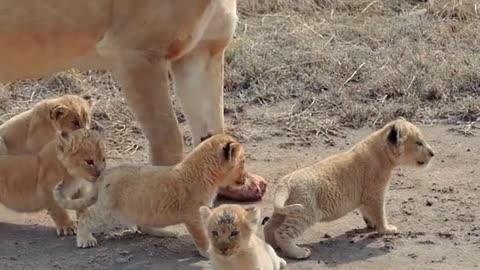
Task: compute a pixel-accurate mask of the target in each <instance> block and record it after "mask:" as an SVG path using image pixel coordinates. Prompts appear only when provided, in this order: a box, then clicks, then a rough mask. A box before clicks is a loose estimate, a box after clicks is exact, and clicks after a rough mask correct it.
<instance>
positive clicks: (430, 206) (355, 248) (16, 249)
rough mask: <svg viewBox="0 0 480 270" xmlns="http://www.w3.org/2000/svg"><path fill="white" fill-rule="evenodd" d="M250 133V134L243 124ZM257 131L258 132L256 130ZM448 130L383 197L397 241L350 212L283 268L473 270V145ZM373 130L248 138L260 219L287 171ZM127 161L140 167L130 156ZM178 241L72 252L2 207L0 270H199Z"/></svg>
mask: <svg viewBox="0 0 480 270" xmlns="http://www.w3.org/2000/svg"><path fill="white" fill-rule="evenodd" d="M250 128H251V129H254V128H255V127H254V126H250ZM256 128H259V127H256ZM449 128H450V127H449V126H445V125H437V126H424V127H423V130H424V132H425V134H426V136H427V138H428V139H429V141H430V142H431V144H432V146H433V147H434V149H435V151H436V156H435V158H434V159H433V161H432V163H431V164H430V166H429V167H428V168H426V169H423V170H418V169H408V168H403V169H398V170H396V171H395V173H394V176H393V179H392V184H391V187H390V192H389V194H388V203H387V211H388V217H389V219H390V222H391V223H392V224H394V225H396V226H397V227H398V228H399V229H400V233H399V234H398V235H395V236H385V237H378V236H376V235H375V233H372V232H365V231H362V228H363V227H364V224H363V221H362V219H361V217H360V216H359V215H358V214H357V213H356V212H354V213H351V214H349V215H347V216H346V217H344V218H341V219H339V220H337V221H334V222H331V223H323V224H317V225H316V226H315V227H313V228H311V229H310V230H309V231H307V233H305V234H304V235H303V236H302V237H301V239H300V240H299V242H300V243H302V244H304V245H306V246H309V247H311V248H312V249H313V255H312V257H311V258H310V259H308V260H305V261H289V265H288V266H287V269H327V268H332V269H480V266H479V265H480V258H479V257H478V255H479V254H480V224H479V218H480V207H479V206H480V202H479V199H478V198H479V194H480V182H479V177H478V175H479V173H480V171H479V170H480V169H479V167H478V165H479V164H480V150H479V149H480V139H479V138H478V137H475V136H471V137H466V136H462V135H458V134H457V133H454V132H451V131H449ZM370 131H371V130H369V129H360V130H356V131H349V132H346V137H345V138H339V139H336V140H335V142H336V143H335V146H328V145H327V144H323V143H318V144H311V145H309V146H298V145H296V144H295V143H286V142H288V141H289V140H290V138H287V137H282V136H277V137H272V138H269V139H265V140H264V139H258V140H255V139H250V140H249V142H248V143H246V145H247V149H248V153H249V156H250V159H249V162H248V167H249V169H250V170H252V171H254V172H256V173H258V174H261V175H263V176H264V177H265V178H266V179H268V180H269V183H270V185H269V188H268V193H267V197H266V199H265V200H264V201H263V202H262V203H261V206H262V210H263V214H264V215H269V214H270V213H271V211H272V208H271V199H272V191H273V190H274V187H275V183H276V181H277V180H278V179H279V178H280V177H281V176H282V175H284V174H286V173H287V172H289V171H291V170H294V169H296V168H298V167H300V166H305V165H308V164H311V163H312V162H315V161H316V160H319V159H321V158H324V157H326V156H328V155H330V154H332V153H334V152H337V151H340V150H344V149H347V148H348V147H350V146H351V145H352V144H354V143H355V142H356V141H358V140H359V139H360V138H362V137H363V136H365V135H366V134H368V133H369V132H370ZM131 158H132V159H136V160H138V161H141V160H144V158H145V153H143V152H137V153H136V154H135V155H134V156H132V157H131ZM174 229H179V230H181V231H182V232H183V234H182V236H181V237H180V238H179V239H161V238H155V237H149V236H144V235H138V234H133V233H131V232H129V231H128V230H123V229H121V230H120V229H119V228H117V230H114V231H107V232H106V233H105V234H102V235H100V236H99V238H100V245H99V246H98V247H96V248H91V249H77V248H76V247H75V241H74V237H57V236H56V235H55V230H54V228H53V224H52V221H51V220H50V219H49V217H48V216H47V215H46V214H45V213H44V212H41V213H37V214H16V213H13V212H11V211H9V210H7V209H5V208H0V235H1V241H2V245H1V246H0V269H2V270H7V269H14V270H20V269H39V270H40V269H204V268H205V267H208V262H207V261H205V260H203V259H202V258H201V257H199V255H197V253H196V251H195V249H194V246H193V242H192V240H191V238H190V237H189V236H188V235H187V234H186V233H185V230H184V229H183V228H182V227H175V228H174Z"/></svg>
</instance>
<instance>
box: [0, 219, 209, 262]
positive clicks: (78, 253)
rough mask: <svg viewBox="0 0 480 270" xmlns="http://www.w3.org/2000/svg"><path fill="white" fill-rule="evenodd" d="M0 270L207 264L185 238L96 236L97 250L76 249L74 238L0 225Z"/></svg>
mask: <svg viewBox="0 0 480 270" xmlns="http://www.w3.org/2000/svg"><path fill="white" fill-rule="evenodd" d="M0 235H1V241H2V245H0V269H14V270H16V269H25V270H34V269H57V268H58V269H71V270H77V269H79V270H84V269H107V270H109V269H112V270H116V269H185V270H200V269H204V266H205V265H207V264H208V261H207V260H206V259H204V258H202V257H201V256H200V255H199V254H198V252H197V251H196V248H195V246H194V244H193V240H192V238H191V237H190V235H185V234H184V235H180V236H179V237H178V238H159V237H155V236H150V235H142V234H138V233H133V231H132V232H130V233H128V231H127V232H126V233H123V234H118V233H117V234H116V235H112V234H111V233H110V232H109V233H105V234H95V236H96V237H97V239H98V240H99V246H97V247H93V248H88V249H81V248H77V247H76V243H75V236H62V237H59V236H57V235H56V233H55V229H54V228H53V227H49V226H43V225H20V224H10V223H2V222H0Z"/></svg>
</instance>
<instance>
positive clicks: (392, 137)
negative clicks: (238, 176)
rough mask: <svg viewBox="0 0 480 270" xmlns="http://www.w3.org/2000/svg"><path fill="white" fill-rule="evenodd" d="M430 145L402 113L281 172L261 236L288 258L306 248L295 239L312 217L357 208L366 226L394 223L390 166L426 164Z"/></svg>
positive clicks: (304, 253)
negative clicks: (389, 205)
mask: <svg viewBox="0 0 480 270" xmlns="http://www.w3.org/2000/svg"><path fill="white" fill-rule="evenodd" d="M432 157H433V150H432V148H431V147H430V146H429V145H428V143H427V142H426V141H425V139H424V136H423V134H422V132H421V131H420V129H419V128H418V127H416V126H415V125H413V124H412V123H410V122H408V121H406V120H405V119H403V118H400V119H397V120H395V121H392V122H390V123H388V124H387V125H385V126H384V127H383V128H382V129H380V130H378V131H376V132H374V133H372V134H371V135H370V136H368V137H367V138H365V139H364V140H362V141H360V142H359V143H357V144H356V145H354V146H353V147H352V148H351V149H350V150H348V151H346V152H342V153H338V154H336V155H333V156H331V157H329V158H326V159H324V160H321V161H319V162H317V163H316V164H314V165H312V166H309V167H306V168H303V169H299V170H297V171H294V172H292V173H290V174H288V175H286V176H285V177H283V178H282V179H281V180H280V182H279V184H278V187H277V189H276V191H275V197H274V212H273V216H272V218H271V219H270V220H269V221H268V222H267V223H266V224H265V227H264V233H265V239H266V241H267V242H268V243H270V244H271V245H273V246H278V247H280V249H281V250H282V251H283V253H284V254H285V255H286V256H288V257H291V258H295V259H304V258H307V257H309V256H310V250H309V249H307V248H301V247H299V246H297V245H296V244H295V243H294V242H293V241H294V240H295V239H296V238H297V237H299V236H300V235H301V234H302V233H303V232H304V231H305V230H306V229H307V228H309V227H310V226H312V225H314V224H315V223H316V222H321V221H332V220H335V219H338V218H340V217H342V216H344V215H346V214H348V213H349V212H351V211H353V210H355V209H357V208H359V209H360V212H361V213H362V215H363V218H364V219H365V222H366V223H367V226H368V227H371V228H375V229H376V230H377V232H378V233H380V234H392V233H395V232H397V228H396V227H395V226H393V225H391V224H389V223H388V221H387V217H386V213H385V212H386V211H385V194H386V192H387V189H388V185H389V182H390V176H391V174H392V171H393V169H395V168H396V167H398V166H414V167H425V166H426V165H427V164H428V163H429V161H430V159H431V158H432Z"/></svg>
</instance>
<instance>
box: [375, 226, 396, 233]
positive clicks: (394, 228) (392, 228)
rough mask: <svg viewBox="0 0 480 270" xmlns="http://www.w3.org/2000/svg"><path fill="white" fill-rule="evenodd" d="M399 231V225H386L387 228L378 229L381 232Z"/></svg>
mask: <svg viewBox="0 0 480 270" xmlns="http://www.w3.org/2000/svg"><path fill="white" fill-rule="evenodd" d="M397 232H398V230H397V227H395V226H393V225H386V226H385V228H382V229H379V230H378V233H380V234H395V233H397Z"/></svg>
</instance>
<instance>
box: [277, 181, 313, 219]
mask: <svg viewBox="0 0 480 270" xmlns="http://www.w3.org/2000/svg"><path fill="white" fill-rule="evenodd" d="M289 196H290V192H289V190H288V187H287V185H285V184H280V185H279V186H278V187H277V190H276V192H275V196H274V199H273V208H274V211H275V213H278V214H281V215H288V214H290V213H292V212H295V211H300V210H303V209H305V207H304V206H303V205H301V204H299V203H296V204H290V205H287V206H285V202H286V201H287V200H288V197H289Z"/></svg>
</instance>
